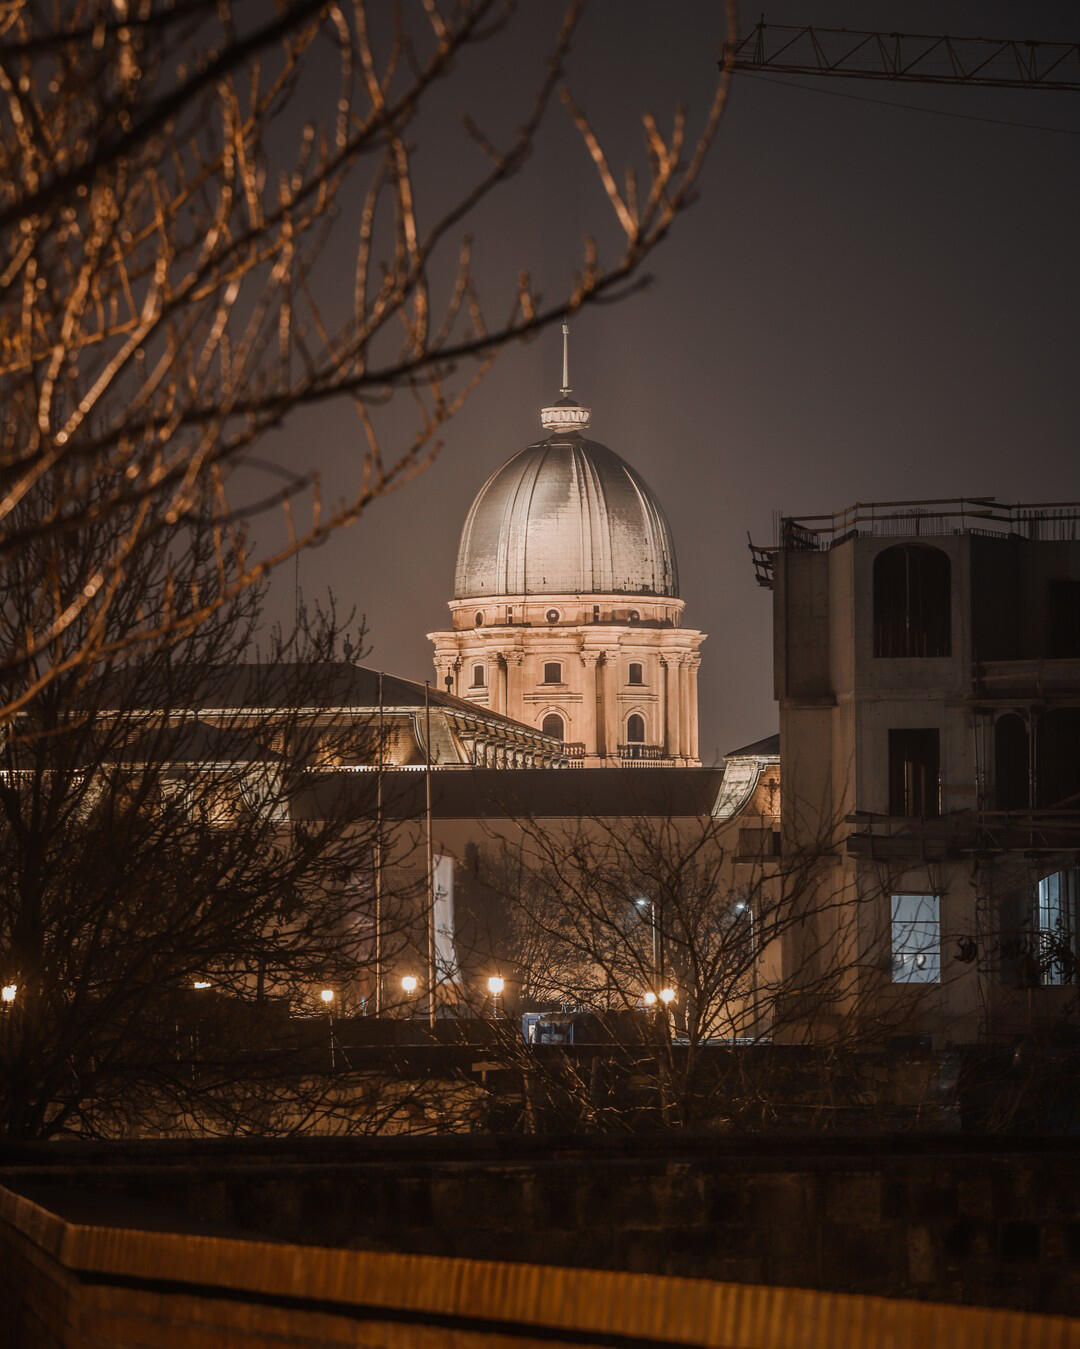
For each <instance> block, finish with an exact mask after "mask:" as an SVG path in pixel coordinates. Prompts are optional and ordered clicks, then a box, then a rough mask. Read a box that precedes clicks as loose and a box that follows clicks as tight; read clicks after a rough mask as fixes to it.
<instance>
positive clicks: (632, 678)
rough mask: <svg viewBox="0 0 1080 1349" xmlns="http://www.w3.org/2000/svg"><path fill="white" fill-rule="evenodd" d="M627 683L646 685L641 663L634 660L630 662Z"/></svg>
mask: <svg viewBox="0 0 1080 1349" xmlns="http://www.w3.org/2000/svg"><path fill="white" fill-rule="evenodd" d="M626 682H627V683H628V684H644V682H645V680H644V679H643V678H642V670H641V662H640V661H636V660H632V661H631V662H630V673H629V674H628V675H627V677H626Z"/></svg>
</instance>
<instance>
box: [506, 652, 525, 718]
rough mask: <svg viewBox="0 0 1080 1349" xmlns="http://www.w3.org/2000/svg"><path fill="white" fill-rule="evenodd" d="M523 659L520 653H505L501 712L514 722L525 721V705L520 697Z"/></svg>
mask: <svg viewBox="0 0 1080 1349" xmlns="http://www.w3.org/2000/svg"><path fill="white" fill-rule="evenodd" d="M523 659H524V656H523V654H522V652H520V651H508V652H507V653H506V703H505V705H504V707H503V711H504V712H505V713H506V715H507V716H508V717H513V718H514V720H515V721H524V720H525V704H524V701H523V700H522V696H521V662H522V660H523Z"/></svg>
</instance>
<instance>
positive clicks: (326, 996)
mask: <svg viewBox="0 0 1080 1349" xmlns="http://www.w3.org/2000/svg"><path fill="white" fill-rule="evenodd" d="M319 997H320V998H321V999H322V1004H323V1006H324V1007H325V1008H326V1025H327V1029H328V1031H329V1033H330V1071H331V1072H332V1073H333V1072H336V1070H337V1056H336V1054H335V1052H334V990H333V989H332V988H324V989H323V991H322V992H321V993H320V994H319Z"/></svg>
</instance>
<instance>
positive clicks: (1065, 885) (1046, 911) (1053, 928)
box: [1038, 868, 1080, 988]
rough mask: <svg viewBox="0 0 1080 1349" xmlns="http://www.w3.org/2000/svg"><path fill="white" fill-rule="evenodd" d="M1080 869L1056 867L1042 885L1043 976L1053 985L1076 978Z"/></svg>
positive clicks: (1040, 913) (1040, 922) (1047, 983)
mask: <svg viewBox="0 0 1080 1349" xmlns="http://www.w3.org/2000/svg"><path fill="white" fill-rule="evenodd" d="M1078 892H1080V870H1077V869H1075V868H1073V869H1072V870H1069V871H1055V872H1053V874H1052V875H1050V876H1044V877H1043V878H1042V880H1041V881H1040V882H1039V886H1038V902H1039V914H1038V917H1039V979H1040V982H1041V983H1043V984H1046V985H1047V986H1048V987H1051V988H1059V987H1060V986H1061V985H1062V984H1071V983H1073V982H1074V981H1075V979H1076V900H1077V894H1078Z"/></svg>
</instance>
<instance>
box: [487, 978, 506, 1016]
mask: <svg viewBox="0 0 1080 1349" xmlns="http://www.w3.org/2000/svg"><path fill="white" fill-rule="evenodd" d="M505 987H506V985H505V983H504V982H503V980H502V979H500V978H499V976H498V975H497V974H493V975H492V976H491V978H490V979H489V980H488V992H489V993H490V994H491V1015H492V1017H494V1018H495V1019H496V1020H497V1019H498V1016H499V994H500V993H501V992H502V991H503V989H504V988H505Z"/></svg>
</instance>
